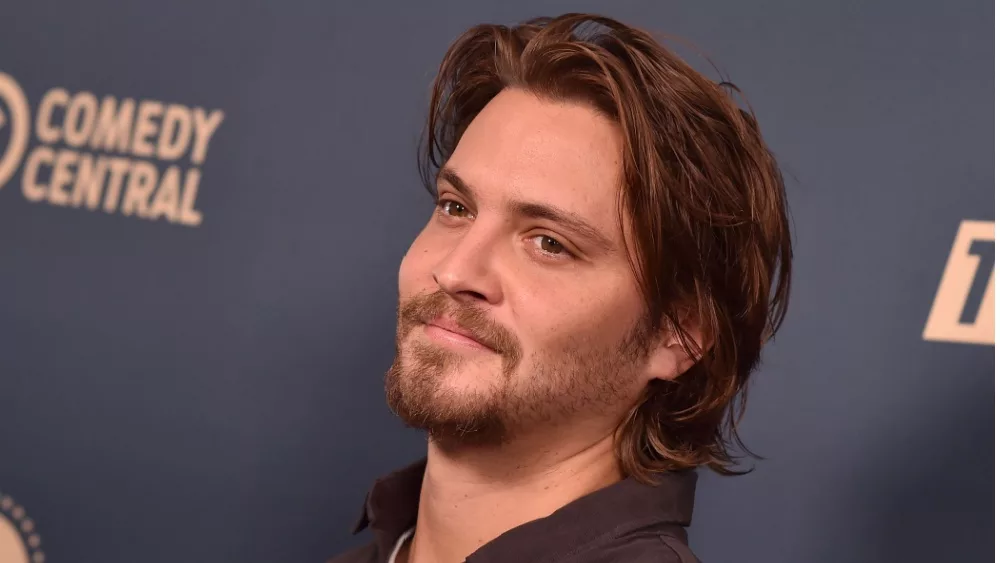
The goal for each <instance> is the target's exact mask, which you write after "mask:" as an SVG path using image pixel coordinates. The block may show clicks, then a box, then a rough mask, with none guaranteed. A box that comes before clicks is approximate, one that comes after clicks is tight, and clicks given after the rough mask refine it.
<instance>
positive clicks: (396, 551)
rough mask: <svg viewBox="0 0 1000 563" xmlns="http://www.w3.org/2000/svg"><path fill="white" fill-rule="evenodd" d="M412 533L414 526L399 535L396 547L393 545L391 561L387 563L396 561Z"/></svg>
mask: <svg viewBox="0 0 1000 563" xmlns="http://www.w3.org/2000/svg"><path fill="white" fill-rule="evenodd" d="M412 535H413V528H410V529H409V530H406V531H405V532H403V535H401V536H399V539H398V540H396V547H393V548H392V553H390V554H389V561H388V562H387V563H396V556H397V555H399V552H400V551H402V549H403V544H405V543H406V540H408V539H410V536H412Z"/></svg>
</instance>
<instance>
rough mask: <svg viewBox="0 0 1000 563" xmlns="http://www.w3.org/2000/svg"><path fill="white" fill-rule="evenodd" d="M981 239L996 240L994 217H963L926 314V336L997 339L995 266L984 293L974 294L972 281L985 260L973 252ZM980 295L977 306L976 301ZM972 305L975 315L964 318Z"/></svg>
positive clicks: (947, 339) (984, 341) (980, 341)
mask: <svg viewBox="0 0 1000 563" xmlns="http://www.w3.org/2000/svg"><path fill="white" fill-rule="evenodd" d="M979 241H984V242H994V223H993V221H962V224H961V225H959V227H958V234H957V235H956V236H955V243H954V244H953V245H952V247H951V253H950V254H949V255H948V262H947V263H946V264H945V267H944V275H942V276H941V284H940V285H939V286H938V290H937V295H936V296H935V297H934V304H933V305H931V312H930V315H929V316H928V317H927V325H926V326H925V327H924V340H939V341H943V342H961V343H965V344H986V345H993V344H994V343H995V341H996V338H995V333H994V324H993V323H994V316H995V311H996V310H995V309H994V296H993V287H994V283H993V282H994V272H995V268H994V269H991V270H990V274H989V281H987V282H986V289H985V291H983V294H982V296H981V297H980V296H978V295H972V286H973V282H974V281H975V279H976V273H977V272H978V271H979V269H980V267H981V263H982V258H981V257H980V255H979V254H976V253H974V252H973V244H974V243H976V242H979ZM977 297H978V298H979V302H978V307H976V305H977V303H975V302H973V301H975V299H976V298H977ZM970 307H971V310H972V311H974V315H975V316H974V318H973V319H971V320H968V319H966V320H964V321H963V319H962V316H963V311H966V312H967V311H968V310H970ZM966 314H967V313H966ZM967 316H968V315H967Z"/></svg>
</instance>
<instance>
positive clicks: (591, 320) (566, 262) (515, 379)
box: [386, 89, 650, 444]
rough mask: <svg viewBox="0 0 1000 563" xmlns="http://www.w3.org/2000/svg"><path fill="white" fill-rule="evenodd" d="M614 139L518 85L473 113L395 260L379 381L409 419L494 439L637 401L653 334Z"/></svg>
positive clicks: (606, 123) (572, 109)
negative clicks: (621, 202)
mask: <svg viewBox="0 0 1000 563" xmlns="http://www.w3.org/2000/svg"><path fill="white" fill-rule="evenodd" d="M621 154H622V140H621V134H620V133H619V131H618V129H617V128H616V126H615V125H614V124H613V123H612V122H611V121H610V120H608V119H607V118H606V117H603V116H601V115H600V114H598V113H597V112H596V111H595V110H592V109H591V108H589V107H588V106H585V105H582V104H577V103H569V102H567V103H555V102H551V101H545V100H541V99H539V98H537V97H536V96H534V95H532V94H529V93H526V92H524V91H520V90H511V89H508V90H504V91H503V92H501V93H500V94H499V95H498V96H497V97H496V98H494V99H493V100H492V101H491V102H490V103H489V104H488V105H487V106H486V108H484V109H483V111H482V112H481V113H480V114H479V115H478V116H477V117H476V118H475V119H474V120H473V121H472V123H471V124H470V126H469V127H468V129H467V130H466V132H465V134H464V135H463V136H462V139H461V141H460V142H459V144H458V146H457V147H456V149H455V151H454V154H452V156H451V158H450V159H449V161H448V162H447V163H446V164H445V166H444V167H443V169H442V173H441V174H440V175H439V179H438V183H437V189H438V204H437V207H436V208H435V210H434V213H433V214H432V216H431V219H430V221H429V222H428V223H427V226H426V227H424V229H423V231H422V232H421V233H420V234H419V235H418V236H417V238H416V240H414V242H413V245H412V246H411V247H410V249H409V251H408V252H407V254H406V256H405V257H404V258H403V262H402V265H401V267H400V270H399V293H400V309H399V323H398V327H397V335H396V338H397V354H396V359H395V361H394V362H393V366H392V368H390V370H389V372H388V374H387V376H386V392H387V399H388V402H389V404H390V406H391V407H392V408H393V410H394V411H395V412H396V413H397V414H398V415H399V416H400V417H401V418H403V420H404V421H405V422H407V423H408V424H410V425H412V426H415V427H418V428H424V429H426V430H428V431H429V432H430V434H431V436H432V437H435V438H438V439H442V440H445V439H451V440H458V441H460V442H469V443H490V444H492V443H502V442H504V441H506V440H510V439H512V438H513V437H514V436H516V435H520V434H521V433H526V432H531V431H533V430H535V429H537V428H539V427H542V426H548V427H550V426H551V425H553V424H566V423H570V424H578V423H582V422H584V421H588V422H590V423H594V422H595V421H596V422H598V423H599V424H600V423H607V424H608V425H613V424H614V423H615V422H617V419H618V418H620V416H621V415H622V414H623V413H624V412H625V410H626V409H627V408H628V407H629V406H630V405H631V403H632V402H633V401H634V400H635V398H636V397H637V396H638V394H639V393H640V391H641V389H642V387H643V386H644V385H645V383H646V380H647V378H646V377H644V373H643V372H644V369H643V366H644V362H645V359H646V357H647V352H648V350H649V342H650V338H649V333H648V331H647V330H646V327H647V325H648V322H647V321H646V318H645V315H644V310H645V308H644V304H643V301H642V298H641V295H640V293H639V288H638V286H637V284H636V281H635V278H634V275H633V273H632V270H631V268H630V267H629V261H628V252H627V249H626V244H625V239H624V237H623V235H622V233H621V230H620V228H619V226H618V208H619V206H618V200H617V197H618V186H619V183H620V174H621V172H620V170H621V162H620V159H621ZM610 429H611V428H610V427H609V428H608V430H609V431H610Z"/></svg>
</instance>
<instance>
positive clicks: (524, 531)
mask: <svg viewBox="0 0 1000 563" xmlns="http://www.w3.org/2000/svg"><path fill="white" fill-rule="evenodd" d="M426 464H427V460H426V458H425V459H421V460H420V461H418V462H416V463H414V464H412V465H409V466H407V467H404V468H402V469H400V470H398V471H395V472H393V473H391V474H389V475H387V476H385V477H382V478H380V479H378V480H377V481H375V484H374V486H373V487H372V488H371V490H370V491H369V493H368V496H367V498H366V499H365V506H364V511H363V512H362V514H361V518H360V519H359V520H358V523H357V525H356V526H355V528H354V533H358V532H360V531H361V530H363V529H365V528H371V529H372V532H373V534H374V536H375V543H376V546H377V549H378V553H379V558H380V559H379V560H384V559H385V557H388V554H389V552H390V551H391V550H392V546H393V545H394V543H395V541H396V540H397V539H398V538H399V536H401V535H402V534H404V533H406V531H407V530H409V529H410V528H411V527H413V526H414V525H415V524H416V522H417V507H418V506H419V502H420V487H421V484H422V482H423V476H424V469H425V467H426ZM656 481H657V484H656V485H653V486H651V485H645V484H643V483H640V482H638V481H636V480H634V479H631V478H627V479H624V480H622V481H619V482H617V483H615V484H613V485H610V486H608V487H605V488H603V489H600V490H598V491H595V492H593V493H590V494H588V495H585V496H583V497H581V498H579V499H577V500H575V501H573V502H571V503H569V504H567V505H566V506H564V507H562V508H560V509H559V510H557V511H555V512H554V513H552V514H550V515H549V516H546V517H544V518H539V519H538V520H532V521H530V522H527V523H525V524H522V525H520V526H517V527H515V528H513V529H511V530H508V531H507V532H505V533H503V534H501V535H500V536H499V537H497V538H496V539H494V540H492V541H490V542H489V543H487V544H485V545H483V546H482V547H480V548H479V549H478V550H476V551H475V553H473V554H472V555H470V556H469V558H468V561H469V562H470V563H493V562H500V561H518V562H519V563H532V562H534V561H542V560H548V559H552V558H554V557H557V556H559V555H560V554H565V553H568V552H569V551H570V550H572V549H575V548H576V547H577V546H579V545H580V544H581V543H582V542H583V541H586V540H592V539H594V538H598V537H600V536H602V535H606V534H608V533H612V532H613V533H615V534H624V533H627V532H629V531H630V530H638V529H640V528H648V527H650V526H655V525H657V524H660V525H664V524H666V525H679V526H687V525H689V524H690V523H691V515H692V513H693V511H694V491H695V484H696V482H697V473H696V472H695V471H694V470H690V469H689V470H684V471H671V472H666V473H662V474H660V475H658V476H657V478H656Z"/></svg>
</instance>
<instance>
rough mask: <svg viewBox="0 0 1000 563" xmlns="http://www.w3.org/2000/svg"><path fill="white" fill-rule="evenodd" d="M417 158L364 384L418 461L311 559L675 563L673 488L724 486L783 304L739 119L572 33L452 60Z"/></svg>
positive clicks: (750, 145) (775, 175) (554, 22)
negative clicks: (414, 446)
mask: <svg viewBox="0 0 1000 563" xmlns="http://www.w3.org/2000/svg"><path fill="white" fill-rule="evenodd" d="M427 141H428V142H427V147H426V149H427V150H426V154H425V155H424V156H425V157H426V162H425V167H424V172H425V178H426V179H427V180H429V182H428V187H429V189H430V190H431V192H432V194H433V195H434V196H435V198H436V201H437V206H436V208H435V210H434V212H433V214H432V216H431V218H430V221H429V222H428V223H427V225H426V227H425V228H424V229H423V231H422V232H421V233H420V234H419V235H418V236H417V238H416V240H415V241H414V242H413V245H412V246H411V248H410V250H409V252H408V253H407V254H406V256H405V258H404V259H403V262H402V265H401V267H400V270H399V293H400V303H399V316H398V327H397V335H396V338H397V354H396V358H395V361H394V362H393V364H392V367H391V368H390V369H389V371H388V373H387V375H386V381H385V384H386V396H387V400H388V403H389V406H390V407H391V408H392V409H393V410H394V412H396V413H397V414H398V415H399V416H400V417H401V418H402V419H403V420H404V421H405V422H406V423H407V424H408V425H410V426H413V427H417V428H421V429H424V430H426V431H427V433H428V450H427V457H426V459H425V460H423V461H421V462H419V463H417V464H414V465H412V466H410V467H408V468H405V469H403V470H400V471H398V472H396V473H394V474H392V475H390V476H388V477H385V478H383V479H380V480H379V481H377V482H376V484H375V486H374V488H373V489H372V490H371V491H370V493H369V494H368V497H367V500H366V503H365V512H364V514H363V516H362V519H361V522H360V523H359V526H358V529H359V530H360V529H362V528H365V527H368V528H371V529H372V531H373V535H374V541H373V542H372V543H371V544H370V545H366V546H364V547H362V548H360V549H357V550H355V551H352V552H349V553H346V554H344V555H341V556H340V557H338V558H335V559H333V562H335V563H354V562H379V563H384V562H387V561H388V562H390V563H403V562H408V563H452V562H459V561H470V562H473V563H486V562H515V563H535V562H542V561H545V562H569V561H573V562H597V561H601V562H614V561H621V562H653V561H656V562H692V561H696V559H695V558H694V555H693V554H692V553H691V551H690V550H689V549H688V547H687V536H686V532H685V526H687V525H688V524H689V521H690V519H691V511H692V505H693V499H694V485H695V473H694V468H696V467H699V466H707V467H709V468H711V469H713V470H716V471H718V472H721V473H733V472H734V471H735V469H734V464H735V462H736V452H734V451H732V445H733V444H735V445H739V444H740V442H739V440H738V438H737V437H736V435H735V425H736V421H737V420H738V418H739V414H740V412H741V410H742V404H743V403H742V400H743V397H744V391H745V389H746V384H747V380H748V378H749V376H750V373H751V372H752V371H753V370H754V369H755V367H756V365H757V362H758V359H759V356H760V350H761V346H762V343H763V342H764V341H765V340H767V339H768V338H769V337H770V336H771V335H772V334H773V333H774V331H775V330H776V328H777V326H778V325H779V324H780V322H781V319H782V318H783V315H784V312H785V309H786V306H787V298H788V287H789V278H790V261H791V254H792V253H791V244H790V237H789V229H788V217H787V213H786V208H785V195H784V187H783V183H782V180H781V176H780V173H779V171H778V168H777V166H776V164H775V161H774V159H773V158H772V156H771V154H770V153H769V151H768V150H767V148H766V147H765V145H764V143H763V141H762V139H761V137H760V134H759V132H758V130H757V127H756V124H755V121H754V120H753V118H752V117H751V116H750V115H749V114H748V113H746V112H744V111H741V110H740V109H739V107H738V106H737V105H736V104H735V103H734V102H733V101H732V100H731V99H730V98H729V96H728V95H727V92H726V91H725V90H724V89H723V88H722V87H721V86H719V85H717V84H715V83H713V82H711V81H710V80H708V79H706V78H704V77H702V76H701V75H699V74H698V73H696V72H695V71H694V70H692V69H691V68H690V67H688V66H687V65H685V64H684V63H683V62H682V61H681V60H680V59H678V58H677V57H676V56H675V55H673V54H671V53H670V52H668V51H667V50H666V49H664V48H663V47H661V46H660V45H658V44H657V43H656V42H655V41H654V40H653V39H652V38H651V37H650V36H649V35H647V34H646V33H643V32H641V31H638V30H636V29H634V28H631V27H628V26H625V25H623V24H621V23H619V22H616V21H614V20H611V19H607V18H602V17H597V16H588V15H579V14H570V15H565V16H562V17H558V18H554V19H539V20H532V21H530V22H528V23H525V24H523V25H520V26H517V27H513V28H507V27H501V26H492V25H483V26H478V27H475V28H473V29H471V30H470V31H468V32H467V33H465V34H464V35H463V36H462V37H460V38H459V39H458V40H457V41H456V43H455V44H454V45H453V46H452V47H451V48H450V50H449V51H448V53H447V55H446V56H445V59H444V62H443V63H442V65H441V68H440V71H439V75H438V77H437V79H436V82H435V84H434V88H433V94H432V102H431V111H430V118H429V124H428V138H427Z"/></svg>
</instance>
